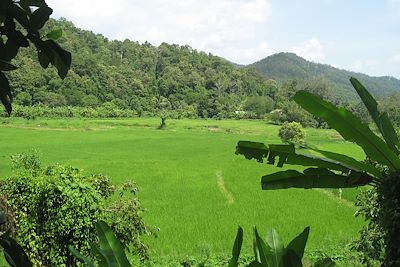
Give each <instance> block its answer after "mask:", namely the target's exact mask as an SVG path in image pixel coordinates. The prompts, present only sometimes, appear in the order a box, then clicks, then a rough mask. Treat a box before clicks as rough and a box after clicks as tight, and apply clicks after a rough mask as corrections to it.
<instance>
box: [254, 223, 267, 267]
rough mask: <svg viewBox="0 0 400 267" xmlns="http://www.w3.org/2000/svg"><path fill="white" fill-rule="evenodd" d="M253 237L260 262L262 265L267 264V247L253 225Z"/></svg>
mask: <svg viewBox="0 0 400 267" xmlns="http://www.w3.org/2000/svg"><path fill="white" fill-rule="evenodd" d="M254 239H255V244H256V249H257V254H258V255H259V257H260V262H261V264H262V265H264V266H268V261H269V259H268V253H269V248H268V247H267V245H266V244H265V242H264V240H262V238H261V237H260V235H259V234H258V231H257V228H256V227H254Z"/></svg>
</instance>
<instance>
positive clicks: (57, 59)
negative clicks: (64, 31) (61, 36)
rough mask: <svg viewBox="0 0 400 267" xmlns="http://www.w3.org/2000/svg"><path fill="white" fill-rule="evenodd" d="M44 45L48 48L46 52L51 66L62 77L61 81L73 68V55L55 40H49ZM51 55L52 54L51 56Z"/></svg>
mask: <svg viewBox="0 0 400 267" xmlns="http://www.w3.org/2000/svg"><path fill="white" fill-rule="evenodd" d="M44 43H45V46H46V47H47V48H46V50H44V52H45V53H46V55H47V56H48V57H49V59H50V62H51V64H53V65H54V66H55V67H56V68H57V70H58V75H59V76H60V77H61V79H64V78H65V77H66V76H67V74H68V71H69V69H70V68H71V62H72V57H71V53H70V52H68V51H66V50H64V49H63V48H61V47H60V46H59V45H58V44H57V43H56V42H54V41H53V40H47V41H45V42H44ZM50 51H51V53H50ZM49 54H51V56H50V55H49Z"/></svg>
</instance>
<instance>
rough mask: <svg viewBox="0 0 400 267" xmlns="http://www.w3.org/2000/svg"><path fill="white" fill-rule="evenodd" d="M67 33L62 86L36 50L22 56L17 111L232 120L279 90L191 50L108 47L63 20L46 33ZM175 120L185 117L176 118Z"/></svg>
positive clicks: (15, 78)
mask: <svg viewBox="0 0 400 267" xmlns="http://www.w3.org/2000/svg"><path fill="white" fill-rule="evenodd" d="M58 28H61V29H62V30H63V36H62V38H61V39H59V43H60V44H61V46H63V47H64V48H66V49H67V50H69V51H70V52H72V55H73V61H72V70H71V71H70V72H69V74H68V76H67V78H66V79H65V80H64V81H61V80H60V79H59V78H58V76H57V75H56V73H55V70H54V68H49V69H47V70H42V69H41V68H40V67H39V65H38V63H37V54H36V52H35V51H34V49H22V50H21V55H20V56H19V57H18V58H17V59H16V61H15V62H14V63H15V64H16V65H17V66H19V67H20V68H19V69H18V70H16V71H13V72H10V80H11V85H12V87H13V89H14V92H13V93H14V96H15V103H16V104H20V105H25V106H29V105H37V104H43V105H46V106H50V107H57V106H65V105H69V106H84V107H98V106H102V105H107V107H109V108H112V107H117V108H121V109H131V110H133V111H135V112H137V114H138V115H141V114H144V115H146V114H149V115H157V113H159V112H160V111H173V112H175V115H174V116H185V117H216V118H221V117H229V116H231V115H232V114H235V111H236V110H241V108H242V106H243V104H244V102H245V100H246V97H247V96H252V95H257V96H260V97H261V96H262V97H265V98H268V99H269V100H270V98H269V97H273V94H274V93H275V91H276V85H275V82H273V81H269V80H267V79H264V78H263V77H262V75H261V74H259V73H258V72H257V71H256V70H254V69H247V68H237V67H236V66H234V65H233V64H232V63H230V62H228V61H227V60H225V59H222V58H220V57H217V56H213V55H210V54H206V53H204V52H198V51H196V50H194V49H192V48H191V47H189V46H179V45H169V44H165V43H164V44H161V45H160V46H159V47H155V46H153V45H151V44H149V43H144V44H139V43H138V42H134V41H129V40H125V41H122V42H121V41H115V40H113V41H110V40H108V39H107V38H105V37H104V36H102V35H100V34H94V33H92V32H90V31H86V30H81V29H78V28H76V27H75V26H74V25H73V23H71V22H69V21H67V20H65V19H61V20H50V21H49V22H48V23H47V24H46V27H45V30H44V33H45V32H49V31H51V30H54V29H58ZM176 113H179V114H178V115H177V114H176Z"/></svg>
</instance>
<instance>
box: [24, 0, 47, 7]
mask: <svg viewBox="0 0 400 267" xmlns="http://www.w3.org/2000/svg"><path fill="white" fill-rule="evenodd" d="M20 4H21V5H24V6H36V7H47V4H46V2H45V1H44V0H21V1H20Z"/></svg>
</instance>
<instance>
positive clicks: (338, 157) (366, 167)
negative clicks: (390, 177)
mask: <svg viewBox="0 0 400 267" xmlns="http://www.w3.org/2000/svg"><path fill="white" fill-rule="evenodd" d="M309 149H311V150H313V151H315V152H318V153H320V154H322V155H324V156H325V157H327V158H330V159H332V160H335V161H339V162H342V163H344V164H346V165H347V166H352V169H353V170H355V171H364V172H368V173H370V174H372V175H374V176H375V177H380V176H381V175H382V173H381V171H380V170H379V169H377V168H376V167H374V166H372V165H370V164H365V163H364V162H360V161H357V160H355V159H353V158H352V157H349V156H346V155H343V154H339V153H335V152H330V151H325V150H320V149H313V148H309Z"/></svg>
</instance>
